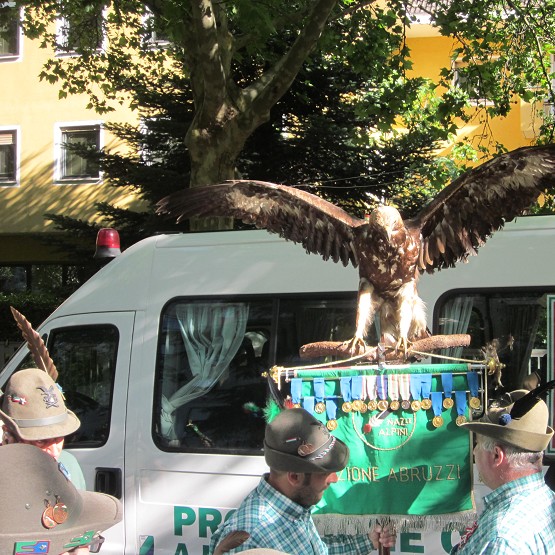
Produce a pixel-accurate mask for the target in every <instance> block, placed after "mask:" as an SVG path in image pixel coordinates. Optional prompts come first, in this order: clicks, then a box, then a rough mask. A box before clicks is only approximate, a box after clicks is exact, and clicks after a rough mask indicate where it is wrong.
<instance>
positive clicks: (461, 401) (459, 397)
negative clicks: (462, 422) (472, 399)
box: [455, 391, 466, 416]
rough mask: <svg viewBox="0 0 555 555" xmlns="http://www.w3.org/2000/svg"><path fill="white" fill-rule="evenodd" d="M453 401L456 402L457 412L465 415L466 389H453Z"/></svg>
mask: <svg viewBox="0 0 555 555" xmlns="http://www.w3.org/2000/svg"><path fill="white" fill-rule="evenodd" d="M455 403H456V404H457V414H458V415H459V416H465V415H466V391H455Z"/></svg>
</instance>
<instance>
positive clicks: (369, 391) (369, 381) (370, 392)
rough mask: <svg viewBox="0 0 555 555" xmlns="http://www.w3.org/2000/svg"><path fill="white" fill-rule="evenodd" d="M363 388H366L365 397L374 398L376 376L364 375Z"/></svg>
mask: <svg viewBox="0 0 555 555" xmlns="http://www.w3.org/2000/svg"><path fill="white" fill-rule="evenodd" d="M362 388H363V390H364V389H366V397H367V398H368V399H370V401H373V400H374V399H375V398H376V376H375V375H374V374H372V375H371V376H364V383H363V385H362Z"/></svg>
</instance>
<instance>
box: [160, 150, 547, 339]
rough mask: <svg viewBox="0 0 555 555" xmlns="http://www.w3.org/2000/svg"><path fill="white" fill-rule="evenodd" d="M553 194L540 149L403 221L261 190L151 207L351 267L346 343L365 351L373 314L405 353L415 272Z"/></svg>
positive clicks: (192, 196) (449, 262) (416, 309)
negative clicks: (353, 284) (249, 230)
mask: <svg viewBox="0 0 555 555" xmlns="http://www.w3.org/2000/svg"><path fill="white" fill-rule="evenodd" d="M554 185H555V145H546V146H538V147H524V148H520V149H518V150H515V151H513V152H509V153H506V154H503V155H501V156H498V157H496V158H494V159H492V160H490V161H489V162H486V163H485V164H482V165H481V166H479V167H477V168H475V169H473V170H470V171H469V172H466V173H465V174H464V175H462V176H461V177H459V178H458V179H456V180H455V181H454V182H453V183H451V184H450V185H449V186H447V187H446V188H445V189H443V190H442V191H441V192H440V193H439V194H438V195H437V196H436V197H435V199H434V200H433V201H431V202H430V203H429V204H428V205H427V206H425V207H424V208H423V209H422V210H421V211H420V213H419V214H418V215H417V216H416V217H415V218H413V219H410V220H406V221H403V220H402V218H401V216H400V214H399V212H398V211H397V210H395V209H394V208H393V207H383V206H382V207H378V208H376V209H375V210H374V211H373V212H372V214H370V218H369V221H368V222H367V221H365V220H361V219H358V218H355V217H353V216H350V215H349V214H347V213H346V212H345V211H344V210H342V209H341V208H339V207H337V206H335V205H333V204H331V203H330V202H327V201H325V200H323V199H321V198H320V197H317V196H315V195H312V194H310V193H306V192H304V191H300V190H298V189H295V188H293V187H287V186H284V185H275V184H272V183H265V182H260V181H231V182H228V183H223V184H221V185H213V186H210V187H198V188H192V189H188V190H185V191H182V192H179V193H174V194H173V195H170V196H169V197H166V198H164V199H162V200H161V201H160V202H159V203H158V209H157V212H158V213H159V214H168V215H170V216H173V217H176V218H177V221H178V222H179V221H180V220H183V219H185V218H191V217H194V216H197V217H199V216H200V217H202V216H232V217H234V218H238V219H240V220H242V221H243V222H245V223H251V224H254V225H255V226H256V227H259V228H265V229H267V230H268V231H270V232H273V233H278V234H279V235H281V236H282V237H284V238H286V239H289V240H291V241H294V242H297V243H301V244H302V245H303V246H304V247H305V249H306V250H307V252H309V253H314V254H320V255H321V256H322V257H323V258H324V259H326V260H327V259H329V258H331V259H332V260H333V261H334V262H339V261H341V262H342V263H343V264H344V265H345V266H346V265H347V264H349V262H350V263H352V264H353V265H354V266H358V267H359V274H360V282H359V299H358V308H357V324H356V333H355V337H354V339H353V341H354V342H355V343H356V344H361V343H363V341H362V337H363V336H364V333H365V330H366V329H367V327H368V325H369V324H370V323H371V322H372V320H373V319H374V316H375V314H376V313H377V312H378V311H380V317H381V319H382V324H384V323H387V322H390V321H392V320H394V322H393V328H395V329H396V330H395V331H394V333H396V335H397V337H398V338H399V339H402V340H403V343H404V344H405V345H406V342H407V340H410V339H413V338H416V337H419V336H420V335H421V334H422V330H425V328H426V316H425V311H424V306H423V303H422V301H421V299H420V298H419V296H418V293H417V290H416V282H417V280H418V277H419V273H420V270H426V271H428V272H433V271H434V270H439V269H441V268H446V267H450V266H454V265H455V263H456V262H457V261H459V260H461V259H466V258H467V257H468V256H469V255H470V254H475V253H476V250H477V248H478V247H479V246H481V245H482V244H483V243H484V242H485V241H486V239H487V238H488V237H489V236H490V235H491V234H492V233H493V232H494V231H496V230H498V229H500V228H501V227H503V225H504V223H505V222H506V221H509V220H512V219H513V218H514V217H515V216H518V215H520V214H523V213H524V212H525V211H526V210H527V209H528V208H529V207H530V206H531V205H532V204H533V203H534V202H535V201H536V200H537V199H538V197H539V195H540V194H541V193H542V190H543V189H547V188H551V189H552V190H553V189H554V188H555V187H554ZM364 314H366V316H364ZM383 327H384V326H383V325H382V328H383ZM390 327H391V326H390ZM355 343H353V345H354V344H355Z"/></svg>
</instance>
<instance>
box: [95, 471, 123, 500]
mask: <svg viewBox="0 0 555 555" xmlns="http://www.w3.org/2000/svg"><path fill="white" fill-rule="evenodd" d="M94 491H98V492H99V493H107V494H108V495H113V496H114V497H117V498H118V499H121V493H122V488H121V468H103V467H97V468H96V475H95V478H94Z"/></svg>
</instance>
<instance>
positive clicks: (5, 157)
mask: <svg viewBox="0 0 555 555" xmlns="http://www.w3.org/2000/svg"><path fill="white" fill-rule="evenodd" d="M17 170H18V167H17V131H16V130H15V129H5V130H2V129H0V185H14V184H16V183H17V173H18V172H17Z"/></svg>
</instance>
